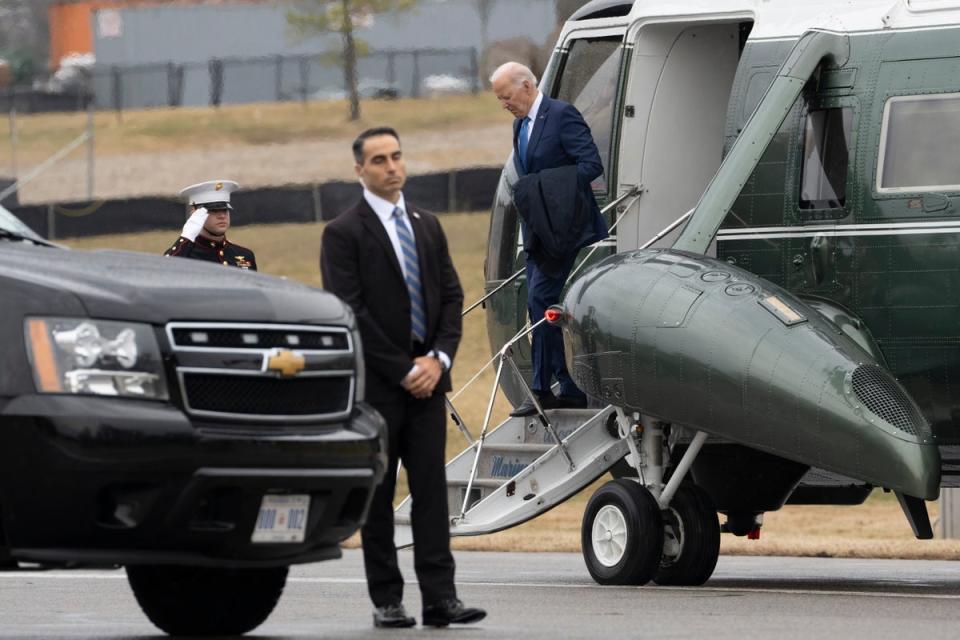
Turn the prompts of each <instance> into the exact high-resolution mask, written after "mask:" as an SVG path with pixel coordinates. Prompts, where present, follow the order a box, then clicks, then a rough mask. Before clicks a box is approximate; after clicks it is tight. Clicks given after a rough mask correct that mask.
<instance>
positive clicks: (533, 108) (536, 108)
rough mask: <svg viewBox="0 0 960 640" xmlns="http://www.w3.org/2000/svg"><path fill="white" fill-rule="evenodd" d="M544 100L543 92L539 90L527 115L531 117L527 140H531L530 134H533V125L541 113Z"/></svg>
mask: <svg viewBox="0 0 960 640" xmlns="http://www.w3.org/2000/svg"><path fill="white" fill-rule="evenodd" d="M542 102H543V94H542V93H540V92H539V91H537V97H536V99H534V101H533V106H531V107H530V112H529V113H528V114H527V117H528V118H530V124H529V125H528V126H527V142H530V136H532V135H533V127H534V126H536V124H537V114H538V113H540V104H541V103H542Z"/></svg>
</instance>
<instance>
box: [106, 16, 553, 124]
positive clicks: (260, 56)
mask: <svg viewBox="0 0 960 640" xmlns="http://www.w3.org/2000/svg"><path fill="white" fill-rule="evenodd" d="M477 4H478V3H477V2H476V0H421V2H420V4H419V5H417V6H416V7H415V8H414V9H412V10H409V11H406V12H401V13H396V14H381V15H376V16H372V17H371V18H370V19H369V20H367V21H363V22H361V24H360V25H359V26H358V28H357V37H358V38H360V39H362V40H363V41H365V42H366V43H367V44H368V45H369V49H370V51H371V53H373V55H370V56H367V57H365V58H364V59H362V60H361V62H360V69H359V76H360V82H361V89H362V90H365V91H366V92H368V93H371V94H372V93H375V92H376V91H377V90H382V89H384V88H391V87H392V88H393V89H394V90H395V91H396V92H397V93H399V94H401V95H417V94H418V93H419V91H420V90H421V89H422V87H423V82H424V81H425V80H427V79H429V78H431V76H433V77H436V76H445V77H448V78H449V77H454V78H461V79H465V80H469V81H473V80H474V78H475V77H476V73H477V70H478V69H477V63H478V58H479V56H481V55H482V53H483V47H484V44H485V42H484V34H483V33H482V31H483V29H482V26H481V17H480V15H479V13H478V10H477ZM287 10H288V8H287V7H284V6H283V5H282V4H281V3H264V4H245V3H238V4H218V5H202V4H201V5H172V6H152V7H139V8H134V7H131V8H126V9H122V8H121V9H100V10H99V11H97V12H95V13H94V14H93V16H92V20H93V34H94V53H95V55H96V60H97V73H96V82H95V90H96V94H97V102H98V105H99V106H101V107H111V106H114V105H115V104H116V103H119V105H122V106H124V107H126V108H132V107H142V106H160V105H166V104H183V105H203V104H208V103H209V102H210V101H211V98H214V101H216V99H219V100H220V101H221V102H223V103H238V102H252V101H271V100H290V99H303V98H322V97H325V96H330V97H332V96H335V95H337V94H338V93H339V92H341V91H342V85H343V80H342V72H341V71H340V69H339V67H338V66H337V64H336V63H335V62H331V61H330V59H329V56H323V54H325V53H328V52H330V51H336V50H338V48H339V45H340V38H339V36H338V35H333V34H331V35H325V36H318V37H312V38H306V39H304V38H298V37H297V36H296V35H295V34H294V33H293V32H292V31H291V29H290V27H289V26H288V24H287V19H286V12H287ZM556 23H557V16H556V9H555V2H554V0H523V1H522V2H518V1H516V0H497V1H495V2H492V3H491V10H490V14H489V21H488V25H487V38H486V40H487V41H488V42H496V41H503V40H510V39H525V40H528V41H529V42H530V43H531V44H535V45H544V44H546V43H547V42H546V41H547V40H548V39H549V37H550V35H551V34H552V33H554V31H555V28H556ZM413 50H418V51H419V53H418V54H417V56H416V59H414V56H413V54H412V53H411V52H412V51H413ZM387 52H395V53H393V54H392V55H389V54H388V53H387ZM211 60H219V61H223V62H222V65H221V64H220V63H218V62H214V64H213V65H211Z"/></svg>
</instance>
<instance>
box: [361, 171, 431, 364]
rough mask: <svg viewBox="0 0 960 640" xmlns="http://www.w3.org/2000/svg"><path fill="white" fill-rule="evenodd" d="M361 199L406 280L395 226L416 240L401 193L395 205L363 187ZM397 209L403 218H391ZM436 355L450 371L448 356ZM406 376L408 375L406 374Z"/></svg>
mask: <svg viewBox="0 0 960 640" xmlns="http://www.w3.org/2000/svg"><path fill="white" fill-rule="evenodd" d="M363 199H364V200H366V201H367V204H368V205H370V208H371V209H373V212H374V213H375V214H377V218H379V219H380V223H381V224H383V230H384V231H386V232H387V237H388V238H390V244H391V245H392V246H393V252H394V253H395V254H396V255H397V262H399V263H400V270H401V271H403V277H404V279H406V277H407V269H406V266H405V265H404V259H403V249H402V248H401V247H400V236H399V235H397V225H398V224H405V225H407V229H408V230H409V231H410V235H411V236H413V238H414V239H416V237H417V235H416V233H414V231H413V225H411V224H410V220H409V213H408V212H407V205H406V202H404V199H403V192H401V193H400V198H399V199H398V200H397V202H396V204H394V203H392V202H390V201H389V200H384V199H383V198H381V197H380V196H378V195H376V194H375V193H373V192H371V191H369V190H368V189H367V188H366V187H364V189H363ZM397 208H399V209H400V210H402V211H403V213H404V216H403V218H400V219H397V218H394V217H393V211H394V209H397ZM418 245H419V243H418ZM419 251H420V248H419V246H418V247H417V252H419ZM421 277H422V274H421ZM436 353H437V356H438V357H439V358H440V360H442V361H443V366H444V368H445V369H450V356H448V355H447V354H445V353H444V352H443V351H439V350H438V351H437V352H436ZM416 369H417V366H416V365H414V367H413V369H411V370H410V373H413V372H414V371H415V370H416ZM407 375H410V374H409V373H408V374H407Z"/></svg>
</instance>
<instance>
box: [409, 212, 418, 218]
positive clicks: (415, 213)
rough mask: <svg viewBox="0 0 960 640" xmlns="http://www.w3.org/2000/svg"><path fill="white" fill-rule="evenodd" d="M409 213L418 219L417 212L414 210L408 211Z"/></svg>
mask: <svg viewBox="0 0 960 640" xmlns="http://www.w3.org/2000/svg"><path fill="white" fill-rule="evenodd" d="M410 215H412V216H413V217H414V218H416V219H417V220H419V219H420V214H419V213H417V212H416V211H411V212H410Z"/></svg>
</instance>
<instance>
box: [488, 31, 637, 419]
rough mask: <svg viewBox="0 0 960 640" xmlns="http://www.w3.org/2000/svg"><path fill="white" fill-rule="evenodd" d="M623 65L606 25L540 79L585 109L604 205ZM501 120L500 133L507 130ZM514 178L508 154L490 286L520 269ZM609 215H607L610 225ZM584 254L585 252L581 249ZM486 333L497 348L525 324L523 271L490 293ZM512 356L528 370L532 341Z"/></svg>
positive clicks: (514, 393) (562, 54)
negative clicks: (601, 172) (596, 154)
mask: <svg viewBox="0 0 960 640" xmlns="http://www.w3.org/2000/svg"><path fill="white" fill-rule="evenodd" d="M622 64H623V34H622V32H620V33H619V34H614V35H610V30H606V32H604V33H602V34H597V35H594V36H590V35H584V34H582V33H580V34H578V36H577V37H576V38H573V39H571V40H568V41H567V42H566V43H565V44H564V46H563V47H562V48H561V49H560V50H558V51H557V52H556V53H554V56H553V58H552V59H551V61H550V64H549V65H548V67H547V71H546V72H545V73H544V78H543V80H542V81H541V83H540V88H541V91H543V92H544V94H546V95H549V96H551V97H553V98H557V99H559V100H564V101H566V102H569V103H571V104H573V105H574V106H575V107H577V109H578V110H579V111H580V112H581V113H582V114H583V117H584V120H586V122H587V124H588V125H589V126H590V131H591V133H592V134H593V138H594V141H595V142H596V144H597V148H598V150H599V151H600V158H601V161H602V162H603V166H604V175H603V176H601V177H600V178H598V179H597V180H595V181H594V183H593V190H594V195H595V196H596V197H597V202H598V203H599V204H600V206H601V207H602V206H603V204H604V202H605V201H606V199H607V190H608V185H611V184H616V178H615V176H613V175H612V173H611V171H612V170H611V167H613V166H615V164H616V163H615V162H611V159H610V158H611V150H612V149H613V148H614V146H615V139H616V130H615V127H614V125H615V119H614V113H615V111H616V108H615V105H616V104H618V101H617V89H618V86H619V80H620V76H621V67H622ZM507 127H508V125H507V124H506V123H505V124H504V135H509V131H510V130H509V129H508V128H507ZM516 181H517V175H516V171H515V169H514V164H513V154H512V153H511V155H510V157H509V158H508V159H507V162H506V165H505V166H504V170H503V173H502V174H501V177H500V184H499V186H498V188H497V193H496V197H495V199H494V205H493V211H492V212H491V217H490V235H489V238H488V245H487V260H486V268H485V276H486V277H485V279H486V290H487V291H488V292H489V291H492V290H494V289H496V288H497V287H498V286H500V285H501V284H502V283H503V282H504V280H506V279H507V278H509V277H510V276H511V275H512V274H514V273H516V272H517V271H519V270H521V269H523V265H524V254H523V249H522V247H523V239H522V238H521V237H520V223H519V217H518V214H517V209H516V207H515V206H514V204H513V186H514V184H515V183H516ZM609 222H610V217H609V216H608V224H609ZM609 245H610V246H609V248H608V249H607V250H606V251H605V252H602V251H598V252H597V253H596V254H595V255H594V258H593V259H594V260H598V259H600V258H601V257H604V256H606V255H609V253H610V252H611V251H612V249H613V246H612V245H613V243H612V242H610V243H609ZM582 255H583V254H582ZM486 310H487V334H488V336H489V338H490V347H491V349H492V350H493V351H498V350H499V349H500V348H501V347H502V346H503V345H504V344H505V343H506V342H507V341H508V340H509V339H510V338H512V337H513V336H514V335H516V333H517V332H518V331H519V330H520V329H521V328H522V327H523V326H524V325H525V324H526V322H527V320H528V314H527V288H526V281H525V278H524V277H523V276H522V275H521V276H520V277H519V278H518V279H517V280H516V281H515V282H513V283H511V284H510V285H508V286H507V287H505V288H504V289H502V290H501V291H499V292H498V293H496V294H494V296H493V297H492V298H491V299H490V300H489V301H488V302H487V304H486ZM514 360H515V361H516V362H517V364H518V366H519V367H520V369H521V371H523V373H524V374H525V375H528V374H529V368H530V367H529V363H530V346H529V343H528V342H525V341H524V342H521V343H519V344H518V345H517V347H516V349H515V350H514ZM513 387H514V385H512V384H511V383H510V382H509V380H507V379H506V378H505V382H504V384H503V388H504V390H505V392H506V393H507V395H508V396H509V397H510V398H511V400H514V401H519V400H518V399H522V398H521V396H520V395H519V394H520V393H521V392H520V391H519V390H517V389H514V388H513Z"/></svg>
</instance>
